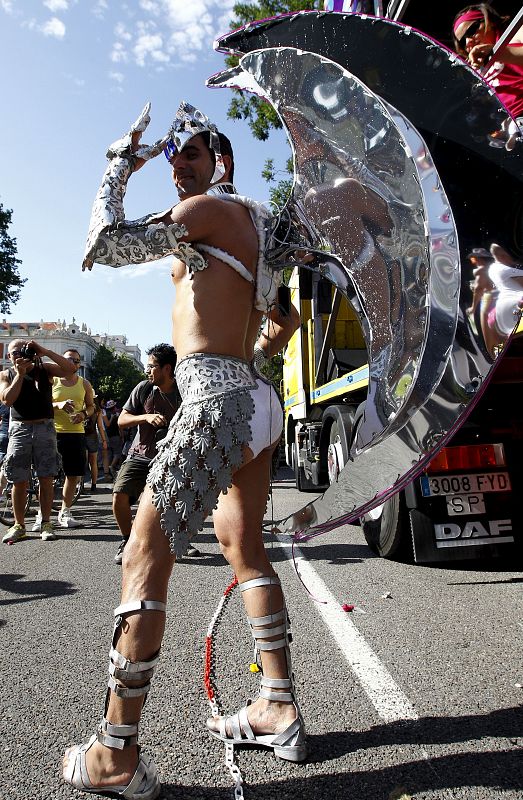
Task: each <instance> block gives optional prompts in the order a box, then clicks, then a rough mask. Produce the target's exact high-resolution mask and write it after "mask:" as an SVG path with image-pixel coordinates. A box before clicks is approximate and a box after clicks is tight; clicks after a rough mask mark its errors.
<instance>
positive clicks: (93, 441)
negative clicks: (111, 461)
mask: <svg viewBox="0 0 523 800" xmlns="http://www.w3.org/2000/svg"><path fill="white" fill-rule="evenodd" d="M98 446H99V442H98V434H97V433H86V434H85V449H86V450H87V452H88V453H98Z"/></svg>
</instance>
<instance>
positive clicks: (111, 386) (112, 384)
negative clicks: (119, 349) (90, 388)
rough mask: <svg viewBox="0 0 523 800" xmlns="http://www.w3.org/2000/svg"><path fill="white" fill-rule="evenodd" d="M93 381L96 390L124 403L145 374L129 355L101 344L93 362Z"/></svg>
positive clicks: (101, 394) (104, 395) (108, 397)
mask: <svg viewBox="0 0 523 800" xmlns="http://www.w3.org/2000/svg"><path fill="white" fill-rule="evenodd" d="M91 372H92V374H91V378H92V383H93V385H94V386H95V387H96V392H97V394H98V395H100V396H101V397H105V398H106V399H111V400H116V402H117V403H119V404H120V405H123V404H124V403H125V401H126V400H127V398H128V397H129V395H130V394H131V392H132V390H133V389H134V387H135V386H136V384H137V383H140V381H143V380H145V377H146V376H145V374H144V373H143V372H141V371H140V370H139V369H137V368H136V367H135V366H134V364H133V362H132V361H131V359H130V358H129V356H127V355H125V353H116V352H115V350H114V349H113V348H112V347H106V346H105V345H103V344H101V345H100V347H99V348H98V350H97V353H96V355H95V357H94V358H93V361H92V364H91Z"/></svg>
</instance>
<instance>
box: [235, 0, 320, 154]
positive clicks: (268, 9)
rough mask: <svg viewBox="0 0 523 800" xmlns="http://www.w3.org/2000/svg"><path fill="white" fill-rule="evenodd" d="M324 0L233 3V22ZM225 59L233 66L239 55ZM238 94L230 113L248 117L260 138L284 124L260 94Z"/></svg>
mask: <svg viewBox="0 0 523 800" xmlns="http://www.w3.org/2000/svg"><path fill="white" fill-rule="evenodd" d="M322 8H323V0H287V2H282V1H281V0H261V1H260V2H259V3H236V5H235V6H233V13H234V14H235V19H234V20H233V21H232V22H231V30H236V29H237V28H241V27H243V26H244V25H246V24H247V23H248V22H252V21H253V20H255V19H268V18H269V17H276V16H277V15H278V14H288V13H293V12H296V11H305V10H307V11H310V10H313V9H317V10H320V9H322ZM225 63H226V64H227V66H229V67H235V66H236V65H237V64H238V57H237V56H227V58H226V59H225ZM234 94H235V97H233V99H232V100H231V103H230V105H229V110H228V111H227V116H228V117H229V118H230V119H246V120H248V121H249V127H250V129H251V131H252V133H253V136H254V137H255V138H256V139H261V140H262V141H264V140H265V139H267V138H268V137H269V133H270V131H271V129H272V128H281V127H282V125H281V122H280V118H279V117H278V115H277V113H276V111H275V110H274V108H273V107H272V106H271V105H270V103H267V102H266V101H265V100H262V99H261V98H259V97H254V96H253V95H249V96H245V95H244V94H242V92H240V91H238V90H237V89H235V90H234Z"/></svg>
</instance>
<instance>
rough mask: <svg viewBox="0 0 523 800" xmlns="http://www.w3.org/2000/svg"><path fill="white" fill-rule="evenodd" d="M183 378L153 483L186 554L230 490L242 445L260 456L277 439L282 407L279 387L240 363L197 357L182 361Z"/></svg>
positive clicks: (173, 539) (167, 527)
mask: <svg viewBox="0 0 523 800" xmlns="http://www.w3.org/2000/svg"><path fill="white" fill-rule="evenodd" d="M176 381H177V384H178V389H179V390H180V394H181V396H182V404H181V406H180V408H179V409H178V411H177V413H176V414H175V416H174V417H173V419H172V420H171V423H170V425H169V430H168V432H167V435H166V436H165V438H164V439H162V441H161V442H159V444H158V454H157V455H156V456H155V458H154V459H153V460H152V461H151V465H150V469H149V474H148V476H147V483H148V485H149V486H151V488H152V490H153V498H152V499H153V503H154V505H155V507H156V508H157V510H158V511H159V512H160V524H161V526H162V529H163V531H164V532H165V534H166V535H167V537H168V538H169V546H170V549H171V552H173V553H175V554H176V555H177V556H180V555H183V554H184V553H185V552H186V550H187V547H188V544H189V542H190V539H191V537H192V536H193V535H194V534H196V533H197V532H198V531H199V530H201V529H202V528H203V524H204V522H205V519H206V517H207V516H208V515H209V514H210V513H211V511H212V510H213V509H214V508H216V505H217V503H218V498H219V496H220V494H221V493H222V492H223V493H226V492H227V489H228V488H229V487H230V486H231V484H232V476H233V473H234V472H235V471H236V470H237V469H239V467H241V465H242V461H243V448H244V447H250V448H251V449H252V450H253V453H254V455H255V456H256V455H258V453H259V452H261V450H263V449H265V448H266V447H269V446H270V445H271V444H273V443H274V442H276V441H278V439H279V437H280V435H281V429H282V410H281V405H280V403H279V402H278V401H277V395H276V392H275V391H274V389H273V387H272V386H271V385H270V384H267V383H266V382H265V381H264V380H262V379H261V378H260V377H259V375H258V374H257V373H254V372H253V371H252V369H251V366H250V365H249V364H248V363H247V362H245V361H242V360H241V359H238V358H230V357H227V356H218V355H211V354H207V353H195V354H193V355H191V356H187V357H186V358H184V359H182V360H181V361H179V362H178V364H177V367H176ZM272 394H274V398H275V400H276V402H274V403H273V402H272V400H273V397H272ZM271 418H272V419H271ZM272 422H274V423H275V424H274V425H273V424H271V423H272Z"/></svg>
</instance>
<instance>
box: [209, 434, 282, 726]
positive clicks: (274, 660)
mask: <svg viewBox="0 0 523 800" xmlns="http://www.w3.org/2000/svg"><path fill="white" fill-rule="evenodd" d="M272 453H273V448H271V449H269V450H264V451H263V452H262V453H260V454H259V455H258V456H257V457H256V458H255V459H254V460H251V461H250V462H249V463H247V464H246V465H245V466H243V467H242V468H241V469H240V470H239V471H238V472H236V473H235V475H234V477H233V485H232V487H231V488H230V489H229V490H228V491H227V494H226V495H222V496H221V497H220V501H219V504H218V508H217V509H216V511H214V514H213V521H214V530H215V532H216V536H217V537H218V541H219V542H220V547H221V551H222V553H223V554H224V556H225V558H226V559H227V561H228V562H229V564H230V565H231V566H232V568H233V570H234V573H235V575H236V577H237V578H238V582H239V583H240V584H241V583H244V582H246V581H250V580H253V579H255V578H259V577H262V576H275V575H276V573H275V572H274V570H273V568H272V565H271V563H270V562H269V559H268V558H267V554H266V552H265V547H264V544H263V537H262V523H263V518H264V515H265V509H266V506H267V495H268V491H269V483H270V469H271V461H272ZM242 598H243V601H244V603H245V610H246V612H247V615H248V616H249V617H260V616H265V615H266V614H270V613H274V612H276V611H279V610H280V609H281V608H282V606H283V605H284V602H283V594H282V591H281V589H280V587H279V585H272V586H270V587H269V586H263V587H259V588H255V589H250V590H249V591H246V592H244V593H243V594H242ZM273 638H279V637H273ZM261 658H262V662H263V674H264V675H265V676H266V677H267V678H276V679H285V678H287V677H288V667H287V660H286V655H285V650H284V649H282V648H280V649H278V650H273V651H264V652H263V653H262V654H261ZM248 717H249V723H250V725H251V727H252V729H253V731H254V733H255V734H262V733H279V732H280V731H282V730H285V728H287V727H288V726H289V725H290V724H291V722H293V721H294V720H295V719H296V708H295V706H294V705H293V704H292V703H279V702H274V701H271V700H266V699H264V698H258V699H257V700H255V701H254V702H253V703H252V704H251V705H249V707H248ZM208 724H209V726H210V727H211V728H212V729H213V730H215V731H218V722H217V721H216V720H214V719H213V720H209V722H208Z"/></svg>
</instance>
